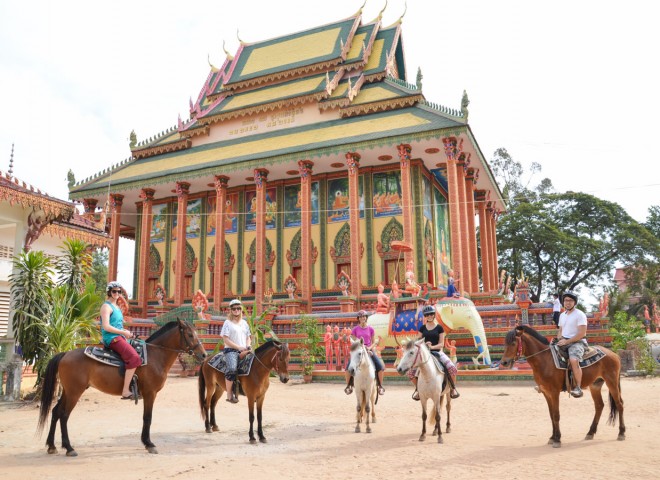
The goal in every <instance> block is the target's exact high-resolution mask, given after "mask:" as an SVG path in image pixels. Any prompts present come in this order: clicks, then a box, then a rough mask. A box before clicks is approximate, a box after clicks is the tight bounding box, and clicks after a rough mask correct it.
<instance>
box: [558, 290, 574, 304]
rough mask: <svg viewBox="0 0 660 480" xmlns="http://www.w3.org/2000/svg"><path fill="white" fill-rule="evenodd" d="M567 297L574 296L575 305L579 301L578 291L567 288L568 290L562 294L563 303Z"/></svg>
mask: <svg viewBox="0 0 660 480" xmlns="http://www.w3.org/2000/svg"><path fill="white" fill-rule="evenodd" d="M566 297H568V298H572V299H573V301H575V305H577V303H578V296H577V293H575V292H574V291H573V290H566V291H565V292H564V294H563V295H562V296H561V301H562V303H563V302H564V299H565V298H566Z"/></svg>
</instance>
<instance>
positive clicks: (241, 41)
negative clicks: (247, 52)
mask: <svg viewBox="0 0 660 480" xmlns="http://www.w3.org/2000/svg"><path fill="white" fill-rule="evenodd" d="M236 38H238V42H239V43H240V44H241V45H244V44H245V42H244V41H243V40H241V37H239V36H238V28H237V29H236Z"/></svg>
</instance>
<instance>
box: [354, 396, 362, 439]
mask: <svg viewBox="0 0 660 480" xmlns="http://www.w3.org/2000/svg"><path fill="white" fill-rule="evenodd" d="M361 393H362V392H361V391H356V392H355V397H356V398H357V406H356V407H355V433H360V422H361V421H362V405H361V403H360V394H361Z"/></svg>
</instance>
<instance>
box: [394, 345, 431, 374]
mask: <svg viewBox="0 0 660 480" xmlns="http://www.w3.org/2000/svg"><path fill="white" fill-rule="evenodd" d="M401 346H402V348H403V356H402V357H401V360H399V365H398V366H397V367H396V371H397V372H399V375H403V374H404V373H406V372H407V371H408V370H410V369H411V368H412V367H414V366H415V364H416V363H417V358H418V357H419V355H420V351H421V349H422V348H426V347H425V345H424V340H423V339H422V340H418V341H416V342H415V341H413V340H409V341H407V342H404V343H403V344H402V345H401Z"/></svg>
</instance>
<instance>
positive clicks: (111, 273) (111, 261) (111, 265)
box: [108, 193, 124, 282]
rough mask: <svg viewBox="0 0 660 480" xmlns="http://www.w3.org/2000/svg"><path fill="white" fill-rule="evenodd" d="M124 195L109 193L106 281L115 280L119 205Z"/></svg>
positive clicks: (117, 256) (122, 201)
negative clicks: (109, 215)
mask: <svg viewBox="0 0 660 480" xmlns="http://www.w3.org/2000/svg"><path fill="white" fill-rule="evenodd" d="M123 203H124V196H123V195H120V194H118V193H113V194H111V195H110V208H111V212H112V213H111V217H110V238H111V243H110V252H109V254H108V282H112V281H115V280H117V261H118V259H119V233H120V231H121V206H122V205H123Z"/></svg>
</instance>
